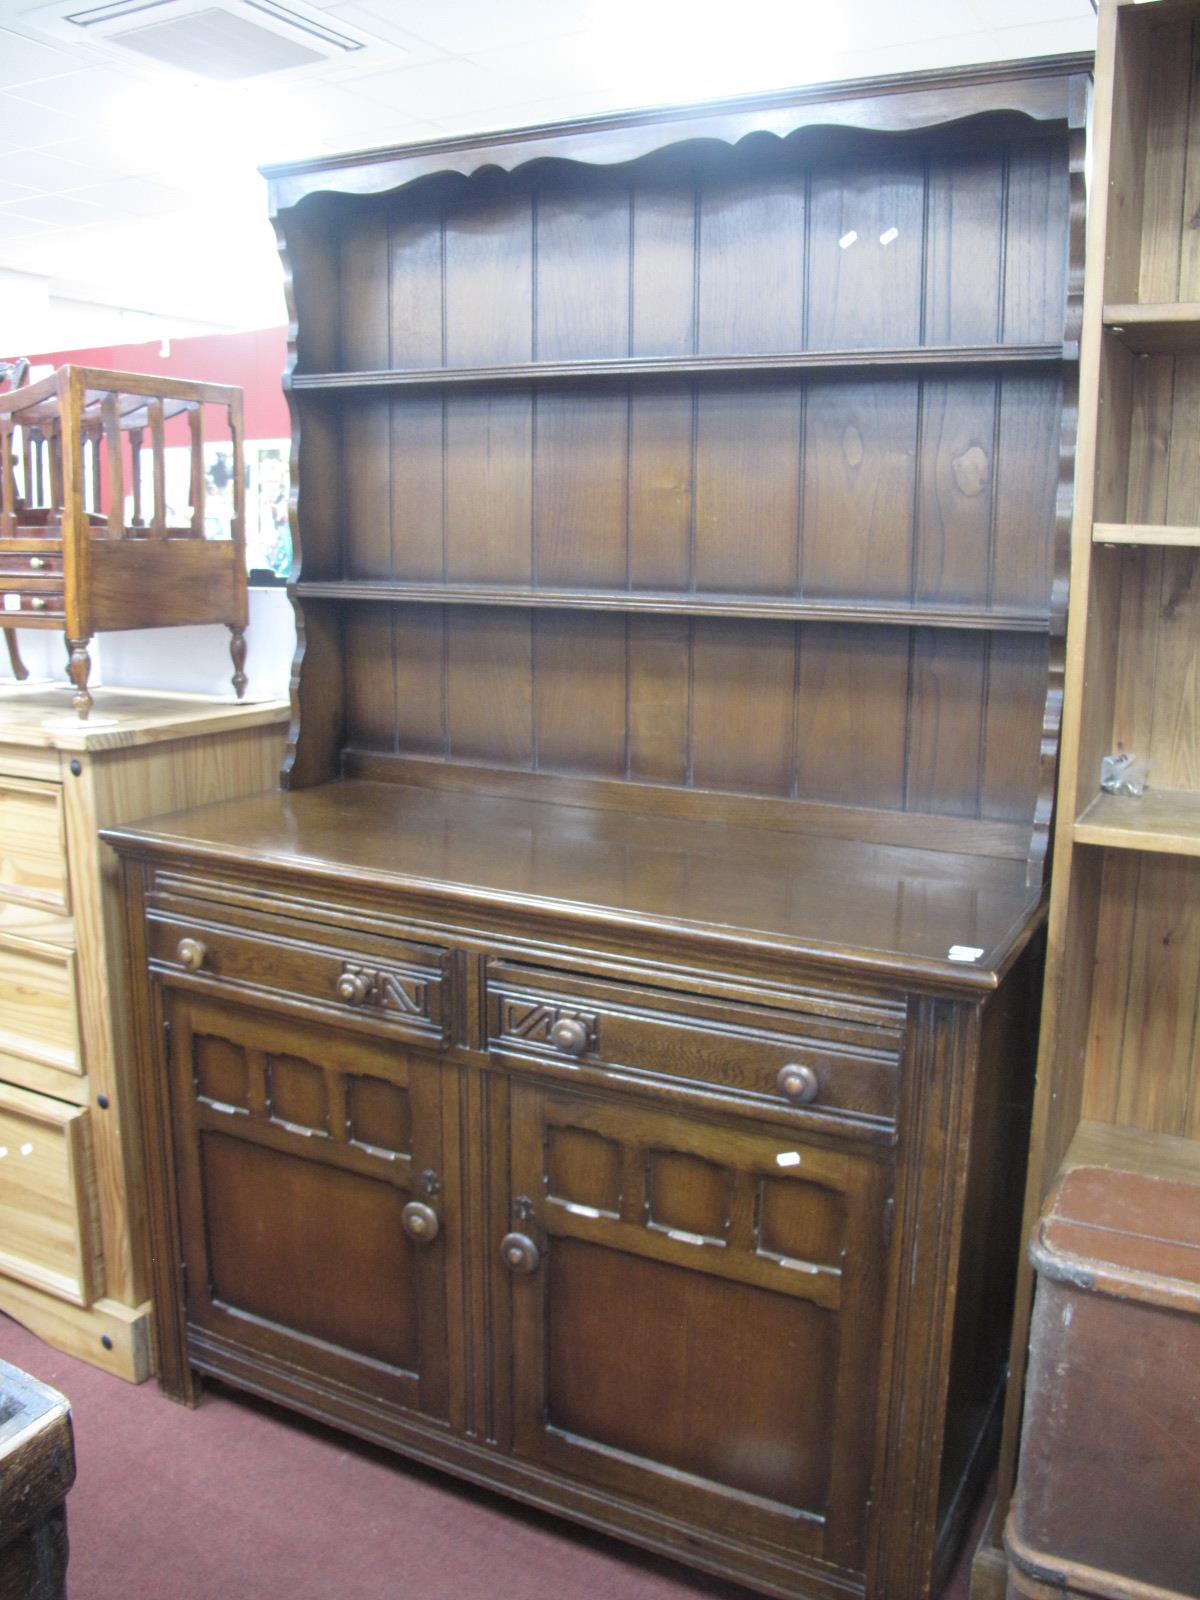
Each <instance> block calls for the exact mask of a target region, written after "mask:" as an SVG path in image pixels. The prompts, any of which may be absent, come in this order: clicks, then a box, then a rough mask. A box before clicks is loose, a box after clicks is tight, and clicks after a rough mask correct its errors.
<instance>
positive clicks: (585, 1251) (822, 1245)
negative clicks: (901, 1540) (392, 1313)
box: [501, 1084, 890, 1570]
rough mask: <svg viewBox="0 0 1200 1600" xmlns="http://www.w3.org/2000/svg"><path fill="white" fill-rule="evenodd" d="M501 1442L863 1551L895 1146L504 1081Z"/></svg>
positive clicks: (832, 1548)
mask: <svg viewBox="0 0 1200 1600" xmlns="http://www.w3.org/2000/svg"><path fill="white" fill-rule="evenodd" d="M512 1116H513V1122H512V1140H513V1142H512V1167H511V1181H512V1201H513V1217H512V1222H511V1228H512V1232H511V1233H510V1234H509V1235H508V1236H507V1238H506V1239H505V1240H504V1241H503V1242H502V1245H501V1252H502V1255H503V1257H504V1258H505V1260H506V1261H507V1264H508V1265H509V1267H510V1269H511V1271H512V1277H513V1285H512V1330H511V1340H512V1344H511V1353H512V1360H513V1374H514V1378H513V1382H514V1398H513V1406H514V1419H513V1424H514V1428H513V1438H514V1448H515V1450H516V1452H517V1453H518V1454H520V1455H522V1456H525V1457H528V1458H530V1459H533V1460H536V1461H538V1462H540V1463H542V1464H544V1465H546V1466H551V1467H554V1468H556V1469H558V1470H561V1471H565V1472H568V1473H571V1474H573V1475H575V1476H579V1477H584V1478H586V1479H588V1480H589V1481H590V1482H591V1483H593V1484H600V1485H602V1486H604V1487H606V1488H609V1489H612V1490H614V1491H617V1492H620V1493H624V1494H629V1495H632V1496H635V1497H637V1498H638V1499H641V1500H644V1501H646V1502H648V1503H650V1504H652V1505H654V1506H655V1507H656V1508H657V1509H658V1510H659V1511H661V1512H662V1513H663V1514H664V1515H667V1516H676V1517H680V1518H683V1519H686V1520H689V1521H691V1520H695V1521H702V1522H704V1523H705V1524H706V1525H708V1526H710V1527H714V1528H719V1529H720V1530H721V1531H722V1532H725V1533H728V1534H729V1535H730V1536H736V1537H744V1538H750V1539H758V1540H762V1541H764V1542H767V1543H770V1544H774V1545H781V1544H782V1545H784V1546H786V1547H787V1548H788V1549H790V1550H792V1551H794V1552H797V1553H802V1554H806V1555H811V1556H814V1557H817V1558H819V1559H822V1560H826V1561H831V1562H835V1563H837V1564H838V1565H840V1566H843V1567H847V1568H850V1569H856V1570H861V1568H862V1565H863V1560H864V1541H865V1532H866V1527H865V1524H866V1504H867V1499H868V1496H869V1493H870V1476H871V1463H872V1457H873V1452H874V1418H875V1414H876V1401H875V1395H876V1386H877V1369H878V1352H879V1339H880V1317H881V1303H882V1296H883V1278H884V1273H883V1258H884V1255H885V1253H886V1246H885V1238H884V1228H885V1222H886V1218H885V1208H886V1205H887V1198H888V1193H889V1183H890V1164H889V1163H888V1162H887V1161H886V1160H884V1159H880V1158H878V1157H875V1156H870V1155H865V1154H860V1153H858V1152H856V1151H853V1150H839V1149H837V1148H835V1147H833V1146H832V1145H829V1144H817V1143H815V1142H814V1143H806V1142H801V1141H797V1140H795V1139H789V1138H788V1137H787V1135H786V1134H785V1135H783V1136H779V1135H776V1134H773V1133H770V1132H765V1131H763V1132H760V1131H758V1130H756V1129H755V1130H750V1131H747V1130H746V1128H745V1125H744V1124H737V1125H733V1124H731V1125H729V1126H722V1125H721V1124H719V1123H715V1122H708V1121H705V1120H702V1119H701V1118H699V1117H695V1118H693V1117H691V1116H688V1115H686V1114H677V1113H674V1112H669V1113H664V1112H658V1111H650V1110H644V1109H640V1108H637V1107H629V1106H627V1105H622V1104H620V1103H619V1102H617V1101H613V1100H606V1099H603V1098H601V1097H599V1096H595V1097H593V1096H589V1095H586V1094H583V1093H580V1092H578V1091H574V1090H571V1089H565V1090H562V1089H557V1088H551V1087H545V1086H531V1085H529V1084H517V1085H514V1088H513V1097H512Z"/></svg>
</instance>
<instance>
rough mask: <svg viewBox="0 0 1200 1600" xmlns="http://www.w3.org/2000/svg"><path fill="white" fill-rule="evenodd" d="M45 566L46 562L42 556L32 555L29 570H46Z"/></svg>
mask: <svg viewBox="0 0 1200 1600" xmlns="http://www.w3.org/2000/svg"><path fill="white" fill-rule="evenodd" d="M45 567H46V563H45V562H44V561H43V560H42V558H41V556H30V558H29V570H30V572H43V571H45Z"/></svg>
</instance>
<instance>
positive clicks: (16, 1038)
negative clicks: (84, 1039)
mask: <svg viewBox="0 0 1200 1600" xmlns="http://www.w3.org/2000/svg"><path fill="white" fill-rule="evenodd" d="M12 1056H16V1057H18V1058H19V1059H21V1060H28V1061H36V1062H38V1063H39V1064H40V1065H42V1066H44V1067H53V1068H55V1069H56V1070H57V1071H59V1072H69V1073H71V1074H72V1075H73V1076H75V1077H78V1076H79V1075H80V1074H81V1073H82V1072H83V1071H84V1063H83V1060H82V1058H81V1053H80V1048H79V1028H78V1023H77V1020H76V1009H75V956H74V953H73V952H72V951H71V950H69V949H66V948H65V947H64V946H62V945H56V944H49V943H44V942H40V941H35V940H32V939H18V938H7V937H5V936H3V935H0V1072H3V1069H4V1062H5V1058H6V1057H12Z"/></svg>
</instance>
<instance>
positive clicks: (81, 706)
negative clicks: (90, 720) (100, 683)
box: [67, 639, 92, 722]
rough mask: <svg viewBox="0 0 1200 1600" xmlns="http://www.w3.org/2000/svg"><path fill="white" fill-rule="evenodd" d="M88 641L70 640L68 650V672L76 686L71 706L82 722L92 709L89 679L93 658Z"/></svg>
mask: <svg viewBox="0 0 1200 1600" xmlns="http://www.w3.org/2000/svg"><path fill="white" fill-rule="evenodd" d="M90 642H91V641H90V640H88V639H68V640H67V649H68V650H69V651H70V652H71V654H70V660H69V664H68V668H67V670H68V671H69V672H70V674H71V682H72V683H73V684H74V685H75V694H74V696H73V698H72V700H71V704H72V705H73V706H74V707H75V710H76V711H77V712H78V713H79V719H80V721H81V722H82V721H85V720H86V718H87V714H88V712H89V711H90V710H91V709H92V697H91V695H90V694H89V693H88V678H89V676H90V675H91V671H92V658H91V656H89V655H88V645H89V643H90Z"/></svg>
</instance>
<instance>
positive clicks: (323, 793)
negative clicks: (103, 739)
mask: <svg viewBox="0 0 1200 1600" xmlns="http://www.w3.org/2000/svg"><path fill="white" fill-rule="evenodd" d="M105 837H106V838H108V839H110V840H111V841H112V842H114V843H117V844H120V845H122V846H124V847H125V848H128V849H130V850H133V851H135V852H137V853H149V854H152V855H161V854H169V855H182V856H186V857H188V858H191V859H199V860H203V861H209V862H212V861H220V862H224V863H225V864H227V865H229V866H232V867H236V868H242V869H245V868H247V867H249V868H256V867H257V868H260V869H267V870H270V871H273V872H278V871H284V872H287V873H288V874H291V875H299V876H301V877H303V878H307V879H310V880H324V881H325V882H326V883H332V884H335V885H341V886H346V887H347V888H350V887H353V888H354V889H356V890H366V892H367V893H368V894H374V895H378V893H379V892H380V891H381V890H382V891H384V892H387V891H388V890H392V889H394V890H397V891H402V892H406V893H409V894H422V893H435V894H441V895H445V896H447V897H449V898H450V899H452V900H454V901H456V902H458V903H460V904H461V903H464V902H465V903H468V904H472V903H473V904H475V905H476V906H483V907H488V908H491V909H492V910H493V911H494V909H495V908H496V907H508V908H510V909H512V910H514V911H518V910H520V911H532V912H535V913H536V912H541V913H548V914H551V915H554V916H555V917H561V918H564V919H566V920H567V921H568V922H571V923H573V924H575V925H576V926H579V925H584V926H586V925H588V924H595V923H597V922H607V923H609V924H610V925H616V926H619V927H622V928H626V929H631V930H636V929H643V930H654V931H657V932H658V933H659V934H662V933H667V934H668V935H673V934H677V935H679V936H680V937H681V938H683V939H691V940H700V941H715V942H717V943H721V942H726V943H732V944H744V945H747V946H751V947H756V948H759V949H765V950H771V951H776V952H779V953H781V954H794V955H795V956H796V957H798V958H802V957H804V956H808V957H810V958H811V959H814V960H819V961H820V960H823V961H826V962H828V961H831V960H832V961H836V962H837V964H838V965H839V966H844V967H845V968H847V969H848V970H851V971H862V972H864V973H871V974H873V975H876V976H880V977H883V976H887V977H892V978H896V977H903V978H906V979H910V980H911V979H924V980H925V981H928V982H933V983H936V984H937V985H939V986H946V987H953V988H965V989H976V990H977V989H989V988H992V987H994V986H995V984H996V982H997V981H998V978H999V975H1000V974H1001V973H1002V972H1003V970H1004V969H1005V968H1006V967H1007V966H1008V964H1009V963H1010V961H1011V960H1012V959H1013V958H1014V957H1015V955H1016V954H1017V953H1018V951H1019V950H1020V949H1021V947H1022V946H1023V944H1024V942H1025V940H1026V938H1027V937H1028V934H1029V932H1030V930H1031V928H1032V927H1033V926H1035V925H1036V922H1037V919H1038V916H1039V914H1040V908H1041V895H1040V893H1039V891H1037V890H1033V889H1029V888H1027V887H1026V885H1025V878H1024V864H1023V863H1021V862H1018V861H1010V860H1001V859H999V858H993V857H980V856H965V855H952V854H949V853H944V852H940V851H931V850H917V849H911V848H906V847H899V846H893V845H874V844H865V843H859V842H856V841H846V840H839V839H832V838H826V837H817V836H815V835H811V834H800V833H782V832H772V831H768V830H765V829H762V830H755V829H750V828H744V827H733V826H726V825H722V824H715V823H697V822H693V821H681V820H679V819H676V818H672V817H663V816H647V815H642V814H636V813H629V812H617V811H607V810H600V809H592V808H589V807H585V806H579V805H566V804H562V803H559V802H553V801H531V800H525V799H511V798H501V797H497V796H490V795H482V794H455V793H447V792H443V791H437V790H433V789H422V788H416V787H409V786H405V785H397V784H384V783H370V782H359V781H354V782H351V781H343V782H339V783H331V784H326V785H323V786H320V787H318V788H315V789H307V790H302V791H300V792H298V793H293V794H287V793H282V792H275V793H268V794H263V795H257V796H254V797H253V798H251V799H246V800H237V801H227V802H223V803H221V804H218V805H212V806H205V807H202V808H200V809H198V810H193V811H184V812H178V813H175V814H173V815H171V816H167V817H157V818H154V819H152V820H150V821H147V822H145V823H142V824H136V825H131V826H126V827H122V828H120V829H114V830H110V831H108V832H106V834H105ZM952 948H953V949H954V951H955V954H954V956H951V954H950V952H951V949H952Z"/></svg>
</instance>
